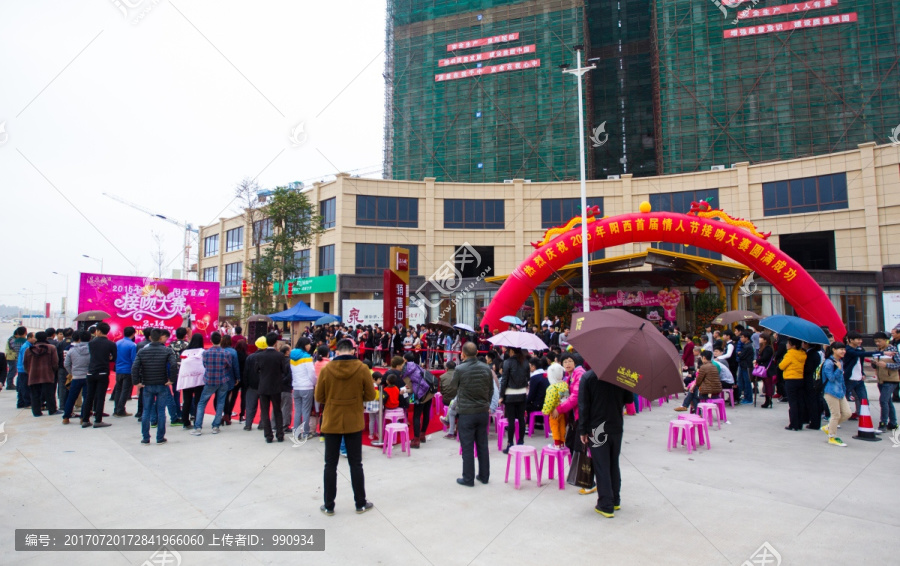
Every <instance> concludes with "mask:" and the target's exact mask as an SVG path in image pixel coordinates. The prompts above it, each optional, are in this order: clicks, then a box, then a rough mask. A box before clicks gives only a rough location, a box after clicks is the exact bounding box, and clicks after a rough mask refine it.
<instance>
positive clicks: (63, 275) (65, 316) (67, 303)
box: [53, 271, 69, 320]
mask: <svg viewBox="0 0 900 566" xmlns="http://www.w3.org/2000/svg"><path fill="white" fill-rule="evenodd" d="M53 275H59V276H60V277H65V278H66V304H65V308H63V318H64V319H66V320H68V319H69V274H68V273H60V272H58V271H54V272H53Z"/></svg>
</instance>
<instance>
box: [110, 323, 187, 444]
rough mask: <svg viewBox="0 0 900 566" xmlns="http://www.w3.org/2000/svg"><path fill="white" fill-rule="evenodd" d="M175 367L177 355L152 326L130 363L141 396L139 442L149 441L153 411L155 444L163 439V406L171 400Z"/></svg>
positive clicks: (164, 407) (164, 427)
mask: <svg viewBox="0 0 900 566" xmlns="http://www.w3.org/2000/svg"><path fill="white" fill-rule="evenodd" d="M177 367H178V357H177V356H175V352H174V351H173V350H172V349H171V348H168V347H166V345H165V338H164V337H163V333H162V332H160V330H159V329H158V328H154V329H153V330H152V331H151V332H150V344H148V345H147V346H146V347H144V348H143V349H141V351H140V352H138V354H137V356H135V358H134V364H133V365H132V366H131V380H132V382H133V383H134V386H135V387H137V388H138V391H140V394H141V397H143V399H144V414H143V415H142V416H141V435H142V437H143V438H142V440H141V444H150V421H151V415H153V414H154V413H156V416H157V421H156V422H157V428H156V443H157V444H163V443H165V442H166V407H167V406H168V405H169V402H170V400H171V397H170V395H171V392H170V390H169V386H170V385H171V384H172V383H173V382H174V381H175V377H174V372H175V371H177V369H176V368H177ZM123 387H124V385H123Z"/></svg>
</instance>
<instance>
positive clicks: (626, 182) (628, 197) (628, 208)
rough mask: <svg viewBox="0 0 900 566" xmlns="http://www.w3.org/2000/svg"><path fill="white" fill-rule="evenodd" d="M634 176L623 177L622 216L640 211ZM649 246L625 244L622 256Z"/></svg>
mask: <svg viewBox="0 0 900 566" xmlns="http://www.w3.org/2000/svg"><path fill="white" fill-rule="evenodd" d="M632 177H633V175H632V174H631V173H625V174H624V175H622V211H621V214H628V213H631V212H637V211H638V203H636V202H635V198H634V192H633V189H632V186H631V178H632ZM603 215H604V216H609V214H608V213H607V212H606V211H603ZM645 245H647V244H644V243H640V244H625V245H623V246H622V254H624V255H628V254H633V253H635V251H636V249H640V250H643V249H644V248H643V246H645Z"/></svg>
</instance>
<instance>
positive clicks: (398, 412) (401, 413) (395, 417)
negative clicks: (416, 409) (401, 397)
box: [384, 409, 409, 426]
mask: <svg viewBox="0 0 900 566" xmlns="http://www.w3.org/2000/svg"><path fill="white" fill-rule="evenodd" d="M384 420H386V421H391V423H396V422H398V421H402V422H404V423H406V425H407V426H409V423H408V422H407V418H406V411H405V410H403V409H388V410H387V411H385V412H384Z"/></svg>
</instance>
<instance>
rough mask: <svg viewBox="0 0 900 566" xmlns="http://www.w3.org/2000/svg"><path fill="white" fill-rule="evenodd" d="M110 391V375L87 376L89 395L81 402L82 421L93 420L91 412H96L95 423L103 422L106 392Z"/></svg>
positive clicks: (86, 394)
mask: <svg viewBox="0 0 900 566" xmlns="http://www.w3.org/2000/svg"><path fill="white" fill-rule="evenodd" d="M107 389H109V374H108V373H104V374H99V375H91V374H88V375H87V393H85V395H84V399H83V400H82V402H81V420H82V421H83V422H87V421H90V420H91V411H93V412H94V422H96V423H99V422H103V407H104V406H105V405H106V390H107Z"/></svg>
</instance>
